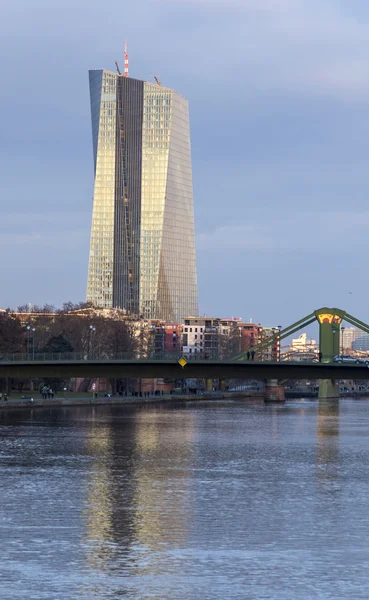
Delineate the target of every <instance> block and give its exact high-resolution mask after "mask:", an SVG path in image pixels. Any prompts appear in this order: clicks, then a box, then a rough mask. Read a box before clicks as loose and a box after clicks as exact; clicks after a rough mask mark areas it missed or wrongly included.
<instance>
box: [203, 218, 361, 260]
mask: <svg viewBox="0 0 369 600" xmlns="http://www.w3.org/2000/svg"><path fill="white" fill-rule="evenodd" d="M368 230H369V211H365V212H356V213H350V212H337V213H335V212H330V211H322V212H302V213H299V214H292V215H291V214H290V215H288V216H287V217H285V218H281V217H280V218H275V219H273V220H269V221H268V222H265V221H264V220H263V219H260V220H252V221H251V222H250V223H247V224H244V225H242V224H240V225H236V226H224V227H217V228H215V229H214V230H212V231H211V232H206V233H204V232H202V233H199V234H198V236H197V249H198V250H201V251H203V250H215V249H216V250H220V249H228V250H230V249H233V250H235V249H238V250H242V249H244V250H285V249H290V250H292V251H293V250H310V251H312V252H316V251H321V250H324V249H327V248H332V247H334V245H335V244H336V245H337V247H339V246H340V245H341V244H342V241H343V240H344V242H345V244H350V246H356V247H357V246H360V245H362V247H363V251H366V247H367V238H368Z"/></svg>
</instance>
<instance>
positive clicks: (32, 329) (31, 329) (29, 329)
mask: <svg viewBox="0 0 369 600" xmlns="http://www.w3.org/2000/svg"><path fill="white" fill-rule="evenodd" d="M35 331H36V328H35V327H31V325H27V357H28V359H29V355H30V354H31V335H32V360H35Z"/></svg>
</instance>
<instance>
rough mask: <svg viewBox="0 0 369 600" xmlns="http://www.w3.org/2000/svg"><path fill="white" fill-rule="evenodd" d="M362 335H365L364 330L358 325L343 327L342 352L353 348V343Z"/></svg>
mask: <svg viewBox="0 0 369 600" xmlns="http://www.w3.org/2000/svg"><path fill="white" fill-rule="evenodd" d="M362 335H364V334H363V332H362V331H361V330H360V329H358V328H357V327H341V340H340V346H341V352H343V353H345V352H348V351H350V350H352V347H353V346H352V345H353V343H354V342H355V340H356V339H357V338H358V337H360V336H362Z"/></svg>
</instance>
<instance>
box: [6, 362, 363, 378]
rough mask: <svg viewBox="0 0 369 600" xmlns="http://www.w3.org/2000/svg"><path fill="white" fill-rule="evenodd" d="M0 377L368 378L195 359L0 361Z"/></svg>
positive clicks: (316, 367)
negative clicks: (185, 361) (182, 365)
mask: <svg viewBox="0 0 369 600" xmlns="http://www.w3.org/2000/svg"><path fill="white" fill-rule="evenodd" d="M0 377H4V378H6V377H8V378H15V379H26V378H30V379H36V378H43V377H54V378H60V379H68V378H70V377H83V378H88V377H89V378H98V377H109V378H115V379H125V378H138V379H140V378H156V377H168V378H173V379H182V378H187V379H259V380H263V379H278V380H287V379H317V380H333V381H335V380H340V379H369V366H368V365H366V364H352V363H317V362H310V363H308V362H301V361H295V362H288V361H286V362H259V361H234V360H229V361H209V360H196V361H192V362H191V361H190V362H188V363H187V364H186V365H185V367H183V368H182V367H181V365H180V364H179V363H178V360H176V359H172V360H153V359H145V360H122V359H121V360H83V361H82V360H81V361H77V360H44V361H37V360H35V361H27V360H23V361H15V360H12V361H9V360H2V361H0Z"/></svg>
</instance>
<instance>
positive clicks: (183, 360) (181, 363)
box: [178, 356, 187, 369]
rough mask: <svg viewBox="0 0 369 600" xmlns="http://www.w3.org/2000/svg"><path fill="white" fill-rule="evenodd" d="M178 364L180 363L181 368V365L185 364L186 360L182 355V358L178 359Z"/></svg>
mask: <svg viewBox="0 0 369 600" xmlns="http://www.w3.org/2000/svg"><path fill="white" fill-rule="evenodd" d="M178 364H180V365H181V367H182V369H183V367H185V366H186V365H187V360H186V359H185V358H184V357H183V356H182V358H180V359H179V361H178Z"/></svg>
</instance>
